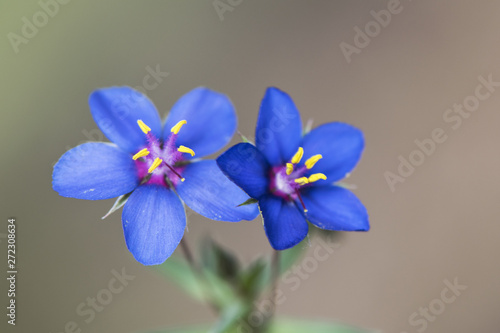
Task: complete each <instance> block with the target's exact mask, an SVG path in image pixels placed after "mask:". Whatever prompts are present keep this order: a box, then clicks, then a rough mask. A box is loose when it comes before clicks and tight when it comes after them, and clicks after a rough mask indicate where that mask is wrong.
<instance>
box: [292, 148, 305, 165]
mask: <svg viewBox="0 0 500 333" xmlns="http://www.w3.org/2000/svg"><path fill="white" fill-rule="evenodd" d="M302 155H304V149H302V147H299V150H297V152H296V153H295V155H293V157H292V163H293V164H297V163H299V162H300V160H301V159H302Z"/></svg>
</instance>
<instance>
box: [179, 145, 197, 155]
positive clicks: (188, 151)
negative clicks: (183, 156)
mask: <svg viewBox="0 0 500 333" xmlns="http://www.w3.org/2000/svg"><path fill="white" fill-rule="evenodd" d="M177 150H178V151H180V152H181V153H188V154H191V156H194V151H193V150H192V149H191V148H188V147H186V146H182V145H181V146H179V148H177Z"/></svg>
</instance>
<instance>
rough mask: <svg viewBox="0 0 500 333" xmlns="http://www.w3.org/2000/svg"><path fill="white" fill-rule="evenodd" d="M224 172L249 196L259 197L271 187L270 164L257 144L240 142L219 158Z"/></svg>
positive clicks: (218, 161) (218, 160)
mask: <svg viewBox="0 0 500 333" xmlns="http://www.w3.org/2000/svg"><path fill="white" fill-rule="evenodd" d="M217 164H218V165H219V167H220V169H221V170H222V172H223V173H224V174H225V175H226V176H228V177H229V179H231V180H232V181H233V182H235V183H236V185H238V186H239V187H241V188H242V189H243V190H244V191H245V192H246V193H247V194H248V195H249V196H251V197H252V198H255V199H258V198H260V197H261V196H263V195H264V194H266V193H267V189H268V187H269V178H268V177H269V176H268V172H269V164H268V163H267V161H266V158H265V157H264V155H262V153H261V152H260V151H258V150H257V148H255V146H253V145H251V144H249V143H238V144H237V145H235V146H233V147H231V148H230V149H228V150H227V151H226V152H225V153H223V154H222V155H221V156H219V157H218V158H217Z"/></svg>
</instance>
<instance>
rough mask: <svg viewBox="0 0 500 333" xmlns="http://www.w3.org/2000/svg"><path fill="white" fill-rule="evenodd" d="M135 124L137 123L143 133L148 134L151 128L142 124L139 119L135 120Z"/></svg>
mask: <svg viewBox="0 0 500 333" xmlns="http://www.w3.org/2000/svg"><path fill="white" fill-rule="evenodd" d="M137 125H139V127H140V128H141V130H142V131H143V132H144V134H148V133H149V132H150V131H151V128H149V126H148V125H146V124H144V122H143V121H142V120H140V119H139V120H137Z"/></svg>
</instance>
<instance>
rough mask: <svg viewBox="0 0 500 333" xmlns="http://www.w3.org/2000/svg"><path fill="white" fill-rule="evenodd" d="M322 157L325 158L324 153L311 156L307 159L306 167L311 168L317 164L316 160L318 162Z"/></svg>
mask: <svg viewBox="0 0 500 333" xmlns="http://www.w3.org/2000/svg"><path fill="white" fill-rule="evenodd" d="M322 158H323V155H321V154H318V155H314V156H311V157H309V158H308V159H307V161H306V167H307V168H308V169H311V168H312V167H313V166H314V165H315V164H316V162H318V161H319V160H320V159H322Z"/></svg>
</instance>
